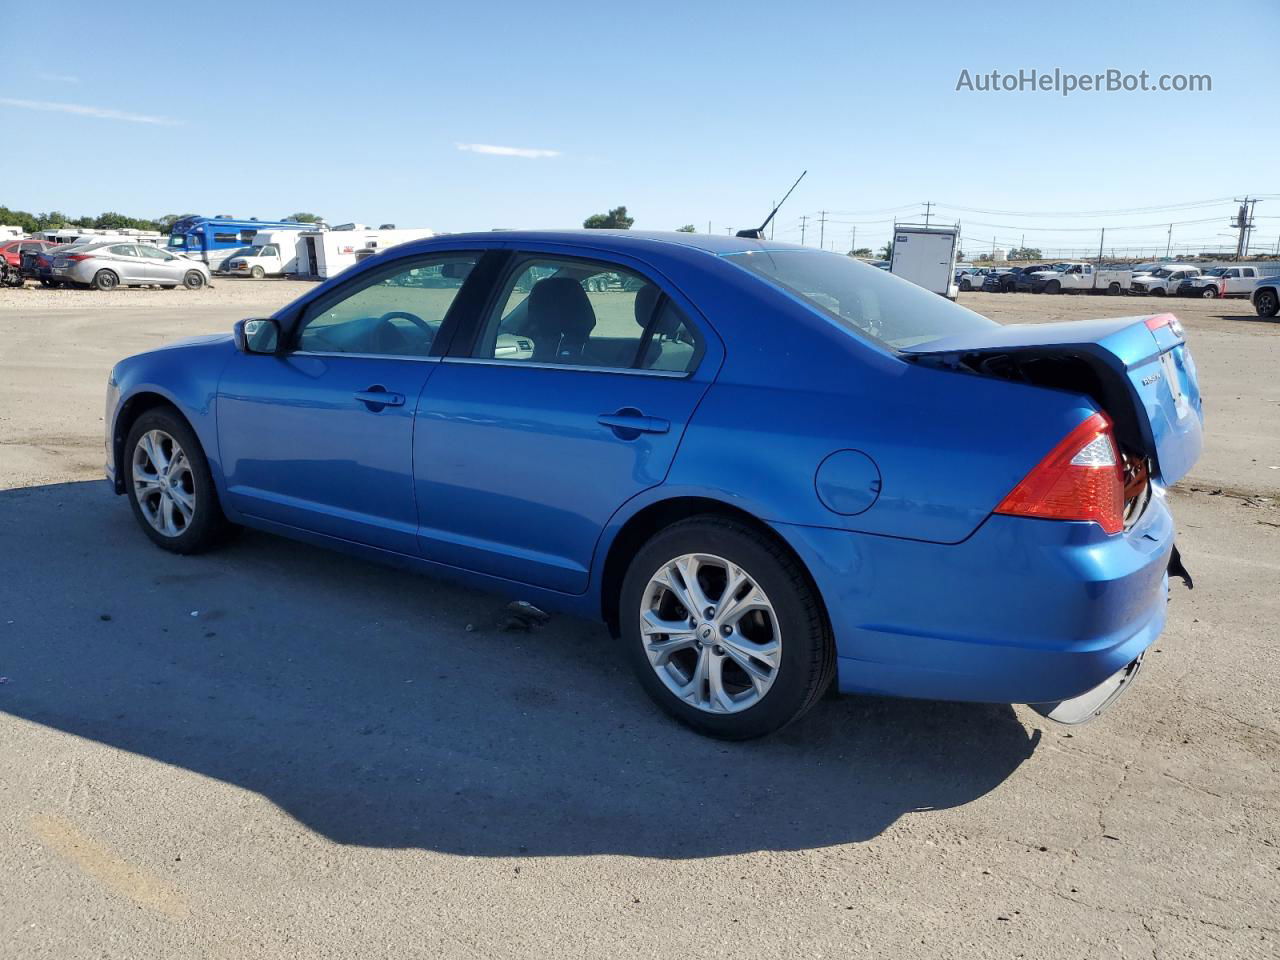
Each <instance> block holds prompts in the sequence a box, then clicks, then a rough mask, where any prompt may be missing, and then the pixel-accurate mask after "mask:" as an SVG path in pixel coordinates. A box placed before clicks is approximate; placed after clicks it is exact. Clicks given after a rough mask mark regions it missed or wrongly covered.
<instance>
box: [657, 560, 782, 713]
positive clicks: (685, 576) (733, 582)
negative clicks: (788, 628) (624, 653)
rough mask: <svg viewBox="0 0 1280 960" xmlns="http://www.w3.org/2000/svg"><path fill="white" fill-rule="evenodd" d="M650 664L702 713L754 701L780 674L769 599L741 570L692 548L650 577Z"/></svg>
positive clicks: (779, 641)
mask: <svg viewBox="0 0 1280 960" xmlns="http://www.w3.org/2000/svg"><path fill="white" fill-rule="evenodd" d="M639 616H640V637H641V642H642V643H643V644H644V652H645V655H646V656H647V657H648V659H649V665H650V666H651V667H652V668H653V670H654V672H655V673H656V674H657V675H658V678H659V679H660V680H661V681H662V683H663V684H664V685H665V686H666V688H667V689H668V690H670V691H671V692H672V693H673V694H675V695H676V696H677V697H679V698H680V699H681V700H683V701H684V702H685V703H688V704H690V705H691V706H694V707H697V708H698V709H699V710H702V711H705V712H707V713H720V714H723V713H738V712H740V711H742V710H746V709H748V708H749V707H752V706H754V705H755V704H757V703H759V702H760V700H761V699H762V698H763V697H764V696H765V694H767V693H768V692H769V689H770V688H771V687H772V686H773V683H774V681H775V680H776V679H777V676H778V667H779V664H780V663H781V662H782V632H781V630H780V628H779V626H778V617H777V614H776V613H775V612H774V608H773V604H771V603H770V602H769V598H768V597H767V596H765V593H764V590H762V589H761V588H760V585H759V584H758V583H757V582H756V581H755V579H754V578H753V577H752V576H751V575H750V574H749V573H748V572H747V571H746V570H744V569H743V568H742V567H740V566H738V565H737V564H734V563H731V562H729V561H728V560H725V559H723V558H722V557H717V556H713V555H711V554H705V553H691V554H685V555H684V556H680V557H676V558H675V559H674V560H671V561H669V562H668V563H666V564H664V565H663V566H662V567H661V568H660V569H659V570H657V572H655V573H654V574H653V576H652V577H650V578H649V583H648V586H647V587H646V588H645V591H644V594H643V596H642V599H641V603H640V611H639Z"/></svg>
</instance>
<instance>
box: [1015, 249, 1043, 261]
mask: <svg viewBox="0 0 1280 960" xmlns="http://www.w3.org/2000/svg"><path fill="white" fill-rule="evenodd" d="M1009 259H1010V260H1043V259H1044V258H1043V257H1042V256H1041V255H1040V248H1039V247H1014V248H1013V249H1012V250H1010V251H1009Z"/></svg>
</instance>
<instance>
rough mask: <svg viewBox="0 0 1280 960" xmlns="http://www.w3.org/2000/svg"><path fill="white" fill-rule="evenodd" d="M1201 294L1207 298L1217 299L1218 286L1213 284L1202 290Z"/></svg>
mask: <svg viewBox="0 0 1280 960" xmlns="http://www.w3.org/2000/svg"><path fill="white" fill-rule="evenodd" d="M1200 296H1202V297H1204V298H1205V299H1206V300H1216V299H1217V298H1218V288H1217V287H1215V286H1212V285H1210V286H1207V287H1205V288H1204V289H1203V290H1201V291H1200Z"/></svg>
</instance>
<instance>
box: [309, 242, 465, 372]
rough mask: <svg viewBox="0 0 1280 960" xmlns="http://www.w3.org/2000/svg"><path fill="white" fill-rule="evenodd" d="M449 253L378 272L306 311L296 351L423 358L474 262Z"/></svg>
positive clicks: (460, 254) (462, 256)
mask: <svg viewBox="0 0 1280 960" xmlns="http://www.w3.org/2000/svg"><path fill="white" fill-rule="evenodd" d="M479 258H480V254H479V253H454V254H444V255H441V256H436V257H430V258H427V259H421V260H413V261H409V262H406V263H404V264H403V265H401V266H399V267H398V268H395V269H394V270H393V272H391V273H387V272H385V271H379V272H378V273H377V274H375V275H374V277H373V278H372V279H370V280H363V281H358V282H357V283H358V286H357V288H356V289H354V290H351V291H350V292H347V293H346V294H345V295H344V296H342V297H341V298H340V299H338V300H336V301H334V300H328V301H319V302H317V303H316V304H312V305H310V306H309V307H308V308H307V311H306V313H305V314H304V315H303V319H302V329H301V331H300V333H299V335H298V349H299V350H302V351H306V352H308V353H360V354H373V355H376V356H392V357H425V356H427V355H428V354H429V353H430V352H431V345H432V343H434V342H435V337H436V334H437V333H438V332H439V331H440V325H441V324H442V323H443V322H444V318H445V314H447V313H448V312H449V307H450V306H451V305H452V304H453V301H454V298H455V297H457V295H458V291H459V290H461V289H462V285H463V283H464V282H465V281H466V279H467V276H468V275H469V274H470V273H471V270H472V268H473V267H474V266H475V265H476V261H477V260H479Z"/></svg>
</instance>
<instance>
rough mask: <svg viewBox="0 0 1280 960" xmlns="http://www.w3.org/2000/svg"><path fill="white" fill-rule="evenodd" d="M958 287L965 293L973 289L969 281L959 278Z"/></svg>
mask: <svg viewBox="0 0 1280 960" xmlns="http://www.w3.org/2000/svg"><path fill="white" fill-rule="evenodd" d="M960 289H961V290H963V291H964V292H965V293H968V292H969V291H970V290H972V289H973V286H972V285H971V284H970V283H969V281H968V280H961V281H960Z"/></svg>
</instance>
